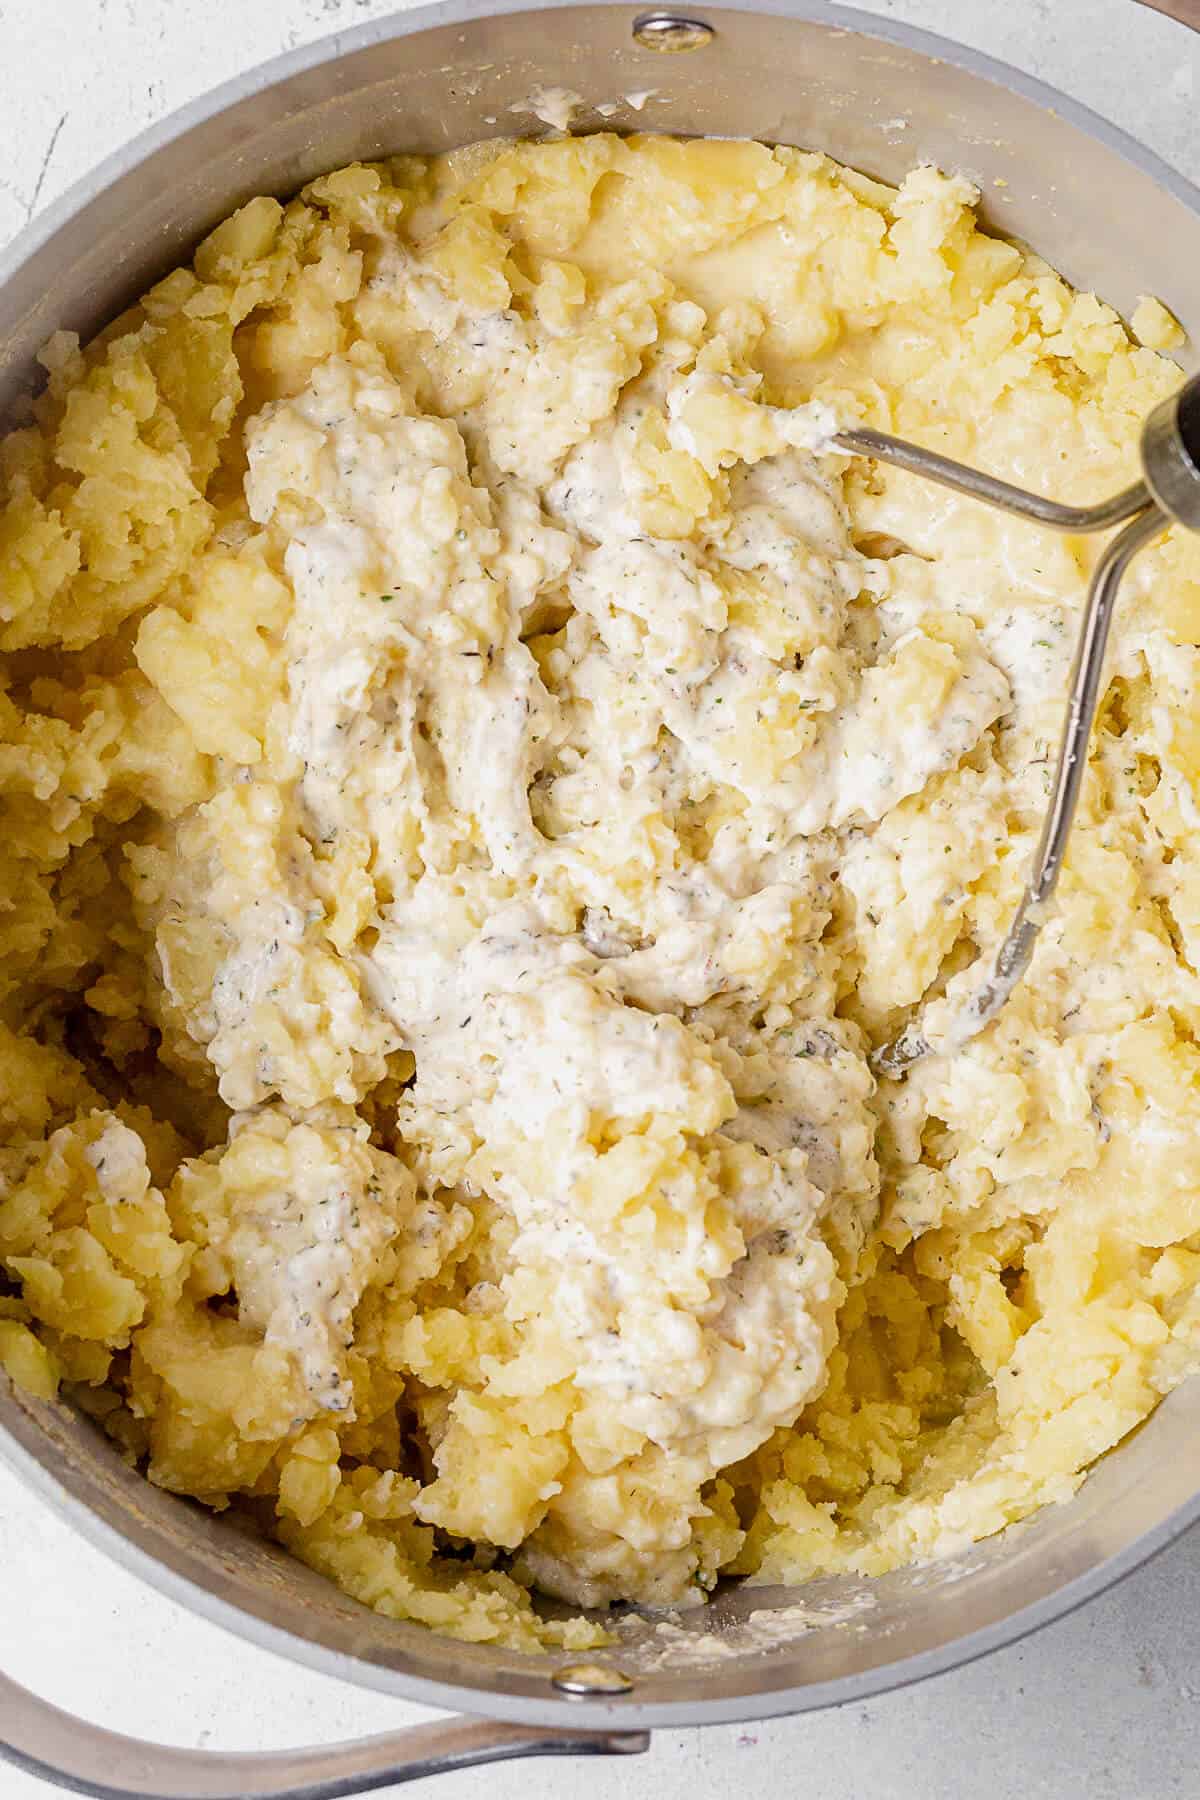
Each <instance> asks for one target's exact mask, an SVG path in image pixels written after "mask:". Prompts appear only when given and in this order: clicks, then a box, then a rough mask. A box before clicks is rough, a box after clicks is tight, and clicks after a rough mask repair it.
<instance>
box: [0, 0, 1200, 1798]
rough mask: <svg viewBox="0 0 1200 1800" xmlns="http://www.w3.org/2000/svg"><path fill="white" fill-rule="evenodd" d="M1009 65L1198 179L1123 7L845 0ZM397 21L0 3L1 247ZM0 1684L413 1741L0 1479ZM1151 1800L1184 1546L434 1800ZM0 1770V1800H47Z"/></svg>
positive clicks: (1167, 1743)
mask: <svg viewBox="0 0 1200 1800" xmlns="http://www.w3.org/2000/svg"><path fill="white" fill-rule="evenodd" d="M861 3H862V4H863V5H864V7H865V10H869V11H873V12H877V13H881V14H887V15H891V16H893V17H903V18H906V19H909V20H911V21H913V22H914V23H918V24H921V25H924V26H926V27H928V28H930V29H932V30H935V31H943V32H945V33H946V34H947V35H949V36H956V37H958V38H959V39H961V40H964V41H966V42H969V43H971V44H973V45H975V46H976V47H977V48H979V49H982V50H986V51H988V52H990V53H991V54H993V55H995V56H999V57H1002V58H1004V59H1006V60H1008V61H1011V62H1014V63H1018V64H1021V65H1023V66H1024V67H1026V68H1027V69H1030V70H1032V71H1033V72H1034V73H1036V74H1038V75H1040V76H1042V77H1043V78H1044V79H1046V80H1048V81H1051V82H1053V83H1054V84H1056V85H1057V86H1059V87H1060V88H1062V89H1064V90H1065V91H1066V92H1068V93H1070V94H1072V95H1074V96H1075V97H1076V98H1078V99H1081V100H1083V101H1085V102H1087V103H1088V104H1090V105H1092V106H1093V107H1095V108H1096V109H1097V110H1098V111H1100V112H1103V113H1106V114H1107V115H1108V116H1109V117H1110V118H1112V119H1114V120H1116V121H1117V122H1118V123H1119V124H1121V125H1123V126H1125V127H1126V128H1127V129H1128V130H1131V131H1133V132H1134V133H1135V134H1136V135H1137V136H1139V137H1140V138H1141V139H1142V140H1143V141H1144V142H1145V143H1147V144H1149V145H1151V146H1152V147H1153V148H1154V149H1156V150H1158V151H1159V152H1160V154H1162V155H1163V156H1165V157H1166V158H1167V159H1168V160H1170V161H1172V162H1174V163H1175V164H1176V166H1178V167H1179V168H1181V169H1183V170H1185V171H1186V172H1187V173H1188V174H1190V175H1191V176H1192V177H1193V178H1200V131H1198V130H1197V113H1196V73H1197V68H1198V67H1200V40H1197V39H1191V38H1189V37H1188V35H1187V34H1186V33H1185V32H1184V31H1183V30H1182V29H1180V28H1179V27H1177V26H1175V25H1172V24H1171V23H1170V22H1168V21H1167V20H1165V19H1161V18H1159V17H1158V16H1156V15H1154V14H1151V13H1147V12H1143V11H1140V10H1137V9H1135V7H1134V6H1133V5H1132V4H1131V0H1008V3H1006V4H1003V5H1001V4H997V3H996V0H861ZM394 10H396V8H395V6H394V5H393V4H389V0H249V3H247V0H207V3H206V4H205V5H203V6H194V7H184V6H183V5H182V4H181V3H180V0H0V103H2V106H0V116H2V117H3V119H4V122H5V156H4V159H3V162H0V171H2V172H0V242H3V241H4V240H6V239H7V238H8V237H10V236H11V235H12V234H13V233H14V232H15V231H17V230H18V229H19V228H20V227H21V226H22V225H23V224H24V223H25V221H26V220H27V219H28V218H29V217H30V216H32V214H33V213H35V212H36V211H37V210H38V209H39V208H40V207H41V206H43V205H45V204H46V203H47V202H48V201H49V200H51V199H53V198H54V196H55V195H57V194H58V193H60V192H61V191H62V189H63V188H64V187H65V186H66V185H67V184H68V183H69V182H70V181H71V180H73V179H74V178H75V177H76V176H77V175H81V174H83V173H84V172H85V171H86V170H87V169H88V168H89V167H91V166H92V165H93V164H94V163H95V162H96V161H98V160H99V158H100V157H101V156H103V155H105V154H106V153H107V152H108V151H110V150H112V149H114V148H115V147H116V146H117V145H119V144H120V143H121V142H123V141H124V140H125V139H126V138H128V137H130V136H131V135H132V134H133V133H134V132H135V131H138V130H140V129H141V128H142V127H143V126H145V125H148V124H150V123H151V122H152V121H154V120H156V119H159V118H161V117H162V116H163V115H164V114H165V113H167V112H169V111H170V110H171V109H172V108H173V107H175V106H177V105H179V104H180V103H182V102H183V101H185V100H188V99H190V98H192V97H193V96H194V95H197V94H200V93H202V92H203V91H204V90H205V89H206V88H209V87H211V86H212V85H213V84H214V83H216V82H218V81H222V80H224V79H225V78H226V77H227V76H230V75H232V74H235V73H236V72H237V71H238V70H239V69H244V68H246V67H248V66H249V65H251V64H253V63H255V62H257V61H260V60H261V59H263V58H265V57H268V56H271V55H273V54H274V53H275V52H276V51H278V50H280V49H283V48H286V47H291V46H294V45H297V44H301V43H305V42H308V41H311V40H312V39H314V38H316V37H319V36H321V35H323V34H326V33H333V32H337V31H338V30H341V29H345V28H347V27H349V26H351V25H354V24H357V23H359V22H361V21H363V20H366V19H371V18H379V17H383V16H384V15H386V14H387V13H388V12H389V11H394ZM0 1568H2V1569H3V1571H4V1576H3V1601H2V1602H0V1668H3V1669H5V1670H6V1671H7V1672H8V1673H10V1674H12V1675H14V1676H15V1677H16V1678H17V1679H19V1680H21V1681H23V1682H25V1683H27V1684H28V1685H29V1686H30V1687H32V1688H34V1689H36V1690H37V1691H38V1692H39V1693H41V1694H43V1695H45V1696H46V1697H47V1698H48V1699H51V1700H54V1701H56V1702H57V1703H58V1704H59V1705H60V1706H66V1707H69V1708H72V1709H74V1710H76V1711H78V1712H80V1713H83V1714H86V1715H87V1716H89V1717H91V1718H93V1719H96V1720H99V1721H102V1722H103V1723H104V1724H106V1725H108V1726H109V1727H111V1728H113V1729H115V1730H123V1731H128V1732H134V1733H138V1734H139V1735H144V1736H147V1737H152V1738H155V1737H156V1738H159V1739H161V1740H163V1741H169V1742H175V1743H186V1744H193V1745H204V1746H208V1747H210V1748H213V1749H250V1748H269V1747H273V1746H283V1745H288V1744H298V1743H301V1742H318V1741H324V1742H332V1741H334V1740H335V1739H337V1738H338V1737H344V1736H355V1735H360V1734H364V1733H369V1732H377V1731H386V1730H389V1729H394V1728H395V1727H397V1726H400V1725H404V1724H407V1723H410V1722H415V1721H416V1720H417V1719H420V1718H426V1717H429V1716H431V1715H429V1714H428V1713H426V1712H425V1711H423V1710H422V1709H420V1708H417V1707H409V1706H402V1705H399V1704H397V1703H395V1702H390V1701H387V1700H384V1699H381V1698H379V1697H378V1696H375V1695H371V1694H366V1693H360V1692H358V1691H357V1690H355V1689H353V1688H350V1687H346V1686H344V1685H343V1684H341V1683H339V1682H335V1681H331V1680H328V1679H325V1678H323V1677H320V1676H316V1675H312V1674H309V1673H307V1672H306V1671H304V1670H301V1669H298V1668H293V1667H292V1666H291V1665H289V1664H286V1663H284V1662H281V1661H279V1660H278V1659H276V1658H274V1657H272V1656H268V1655H266V1654H264V1653H263V1652H261V1651H257V1650H254V1649H251V1648H250V1647H249V1646H248V1645H245V1644H243V1643H241V1642H240V1641H239V1640H236V1639H234V1638H232V1637H229V1636H227V1635H226V1634H225V1633H224V1632H222V1631H219V1630H218V1629H217V1628H216V1627H215V1626H212V1625H207V1624H204V1623H202V1622H201V1621H200V1620H197V1619H194V1618H192V1617H191V1616H190V1615H189V1614H187V1613H186V1612H184V1611H182V1610H181V1609H180V1608H179V1607H177V1606H175V1605H173V1604H171V1603H170V1602H168V1601H166V1600H163V1599H161V1598H160V1597H159V1596H158V1595H156V1594H155V1593H153V1592H151V1591H150V1590H149V1589H147V1588H145V1587H143V1586H142V1585H141V1584H140V1583H139V1582H137V1581H135V1580H134V1579H133V1578H132V1577H130V1576H128V1575H126V1574H124V1573H123V1572H122V1571H121V1570H119V1569H118V1568H116V1567H115V1566H113V1565H111V1564H110V1563H109V1562H108V1561H106V1559H105V1558H103V1557H102V1556H100V1555H99V1554H98V1553H97V1552H96V1551H94V1550H92V1549H90V1548H89V1547H88V1546H86V1545H85V1544H84V1543H83V1542H82V1541H81V1540H80V1539H78V1538H77V1537H76V1536H75V1535H74V1534H73V1533H72V1532H71V1531H69V1530H68V1529H67V1528H66V1527H65V1526H64V1525H62V1524H60V1523H59V1522H58V1520H57V1519H55V1518H54V1517H53V1516H52V1515H51V1514H50V1513H49V1512H48V1511H47V1510H46V1509H45V1507H44V1506H43V1505H42V1504H41V1503H40V1502H39V1501H36V1500H34V1499H33V1498H32V1497H31V1496H30V1495H28V1494H26V1493H25V1491H24V1490H23V1489H22V1488H21V1487H20V1485H19V1484H18V1483H17V1482H16V1480H15V1479H14V1478H13V1477H12V1476H11V1475H10V1474H9V1473H8V1472H7V1471H6V1470H4V1469H2V1468H0ZM735 1783H736V1784H737V1785H738V1787H739V1788H740V1789H742V1790H744V1791H753V1792H755V1793H758V1794H762V1795H763V1796H764V1800H776V1796H778V1797H779V1800H783V1796H784V1795H788V1796H791V1795H793V1794H794V1795H796V1796H798V1797H799V1800H807V1797H808V1796H811V1797H812V1800H863V1797H866V1796H870V1797H871V1800H908V1797H909V1796H917V1795H919V1796H921V1800H1018V1796H1019V1797H1020V1800H1039V1797H1045V1800H1059V1797H1060V1796H1066V1795H1075V1794H1078V1795H1083V1796H1086V1800H1109V1797H1110V1796H1111V1797H1113V1800H1116V1797H1117V1796H1120V1797H1121V1800H1166V1797H1168V1796H1181V1797H1183V1800H1197V1796H1200V1531H1196V1532H1193V1533H1192V1534H1191V1535H1190V1536H1189V1537H1187V1538H1185V1539H1184V1540H1183V1541H1182V1542H1181V1543H1179V1544H1178V1545H1176V1546H1175V1547H1174V1548H1173V1549H1172V1550H1169V1551H1167V1552H1166V1553H1165V1554H1164V1555H1163V1556H1162V1557H1160V1558H1159V1559H1158V1561H1157V1562H1155V1563H1154V1564H1153V1565H1151V1566H1150V1567H1149V1568H1148V1569H1145V1570H1143V1571H1141V1572H1140V1573H1139V1574H1137V1575H1134V1576H1133V1577H1131V1578H1130V1580H1128V1581H1127V1582H1125V1583H1124V1584H1123V1585H1122V1586H1121V1587H1119V1588H1118V1589H1117V1590H1115V1591H1114V1592H1112V1593H1110V1594H1108V1595H1105V1596H1104V1597H1103V1598H1101V1599H1100V1600H1097V1601H1095V1602H1093V1603H1092V1605H1090V1606H1089V1607H1087V1608H1086V1609H1084V1610H1083V1611H1082V1612H1080V1613H1077V1614H1075V1615H1074V1616H1073V1617H1071V1618H1069V1619H1066V1620H1064V1621H1062V1622H1060V1623H1059V1624H1058V1625H1055V1626H1052V1627H1050V1628H1049V1629H1048V1630H1046V1631H1044V1632H1042V1633H1041V1634H1040V1635H1039V1636H1038V1637H1036V1638H1034V1639H1031V1640H1029V1641H1027V1642H1026V1643H1025V1644H1023V1645H1018V1646H1017V1647H1015V1648H1014V1649H1011V1650H1007V1651H1003V1652H1001V1653H999V1654H998V1655H996V1656H993V1657H991V1658H989V1659H987V1660H986V1661H984V1662H981V1663H976V1664H974V1665H973V1666H972V1667H970V1668H967V1669H961V1670H958V1671H956V1672H955V1673H953V1674H950V1675H945V1676H941V1677H939V1678H938V1679H937V1680H934V1681H930V1682H926V1683H924V1684H923V1685H922V1686H920V1687H917V1688H910V1689H908V1690H907V1691H905V1692H902V1693H898V1694H890V1695H885V1696H883V1697H882V1698H880V1699H877V1700H872V1701H870V1702H868V1703H866V1704H864V1705H858V1706H853V1707H847V1708H844V1709H843V1710H841V1711H839V1712H836V1713H824V1714H816V1715H811V1716H809V1717H807V1718H801V1719H792V1720H783V1721H780V1722H778V1723H775V1724H771V1725H749V1726H745V1727H741V1728H729V1729H724V1728H722V1729H720V1730H712V1731H707V1732H696V1733H687V1734H685V1733H678V1732H663V1733H660V1734H658V1735H657V1737H656V1738H655V1741H654V1745H653V1748H652V1749H651V1751H650V1753H649V1755H648V1756H646V1757H644V1758H641V1759H638V1760H636V1761H633V1762H629V1761H621V1762H619V1763H616V1764H604V1763H597V1762H586V1763H585V1762H580V1763H533V1764H526V1765H520V1764H517V1765H508V1766H506V1767H500V1768H494V1769H488V1770H479V1771H475V1772H473V1773H466V1774H462V1775H458V1776H449V1777H447V1776H443V1777H441V1778H440V1782H439V1785H438V1787H437V1788H436V1790H431V1791H436V1793H437V1795H438V1800H482V1796H483V1795H484V1794H485V1793H486V1794H487V1795H488V1796H489V1800H517V1796H518V1795H521V1796H524V1795H529V1794H534V1795H550V1794H554V1795H556V1796H561V1800H583V1796H585V1795H586V1796H588V1800H610V1797H611V1800H616V1796H617V1795H618V1794H619V1795H620V1796H621V1797H622V1800H651V1797H652V1796H653V1800H676V1797H680V1800H682V1797H683V1796H695V1797H699V1796H703V1795H708V1794H716V1793H723V1792H726V1791H728V1790H729V1789H730V1788H731V1787H732V1786H733V1784H735ZM48 1791H49V1790H48V1789H47V1788H46V1787H45V1785H44V1784H43V1783H41V1782H39V1781H37V1780H35V1779H33V1778H32V1777H30V1776H26V1775H23V1774H19V1773H17V1772H16V1771H14V1770H12V1769H9V1768H4V1767H0V1800H45V1797H46V1796H47V1794H48Z"/></svg>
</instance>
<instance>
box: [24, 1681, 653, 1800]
mask: <svg viewBox="0 0 1200 1800" xmlns="http://www.w3.org/2000/svg"><path fill="white" fill-rule="evenodd" d="M649 1742H650V1734H649V1732H646V1731H586V1730H584V1729H582V1728H580V1729H579V1730H577V1731H573V1730H570V1729H569V1728H567V1727H563V1728H562V1729H561V1730H545V1729H540V1728H539V1727H537V1726H532V1725H530V1726H526V1725H505V1724H501V1723H500V1722H498V1721H497V1720H494V1719H470V1718H458V1717H454V1716H448V1717H447V1718H446V1719H445V1720H444V1721H441V1720H437V1721H434V1722H433V1723H432V1724H429V1725H410V1726H408V1727H406V1728H405V1729H404V1730H403V1731H390V1732H385V1733H383V1734H382V1735H381V1736H379V1737H368V1738H354V1739H352V1740H351V1741H350V1742H349V1743H345V1744H330V1745H328V1746H326V1745H318V1746H315V1747H313V1748H310V1749H307V1750H271V1751H265V1752H263V1751H257V1752H248V1753H245V1754H239V1753H234V1754H228V1753H222V1752H217V1751H213V1750H180V1749H176V1748H174V1747H172V1746H170V1745H166V1744H146V1743H142V1742H140V1741H139V1740H138V1739H137V1738H130V1737H122V1736H120V1735H118V1733H116V1732H113V1731H106V1730H105V1729H104V1727H103V1726H101V1725H92V1724H89V1723H88V1721H87V1720H85V1719H76V1718H74V1717H73V1716H72V1715H71V1714H70V1713H66V1712H61V1711H60V1710H59V1708H58V1707H57V1706H51V1705H50V1703H49V1701H46V1700H40V1699H39V1698H38V1696H37V1695H36V1694H31V1693H30V1692H29V1690H28V1689H27V1688H23V1687H21V1686H19V1685H18V1683H17V1682H15V1681H10V1680H9V1678H8V1676H6V1675H3V1674H0V1759H4V1760H6V1761H9V1762H12V1763H15V1764H16V1765H17V1767H18V1768H21V1769H26V1770H28V1771H29V1772H30V1773H31V1774H33V1775H40V1776H41V1778H42V1779H43V1780H44V1781H49V1782H54V1783H56V1784H57V1785H58V1786H60V1787H65V1788H70V1789H72V1790H73V1791H74V1792H75V1793H77V1794H92V1795H94V1796H96V1797H97V1800H337V1796H339V1795H346V1794H365V1793H369V1792H371V1791H372V1790H374V1789H376V1788H383V1787H390V1786H392V1785H393V1784H394V1783H397V1782H402V1781H417V1780H419V1779H420V1778H421V1777H422V1776H424V1775H440V1774H443V1773H445V1772H446V1771H448V1770H451V1769H469V1768H472V1767H473V1766H474V1765H475V1764H476V1763H488V1762H505V1761H508V1760H509V1759H510V1758H513V1757H522V1756H595V1755H600V1756H620V1755H631V1754H636V1753H637V1752H638V1751H641V1750H645V1749H646V1748H647V1747H648V1745H649Z"/></svg>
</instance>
